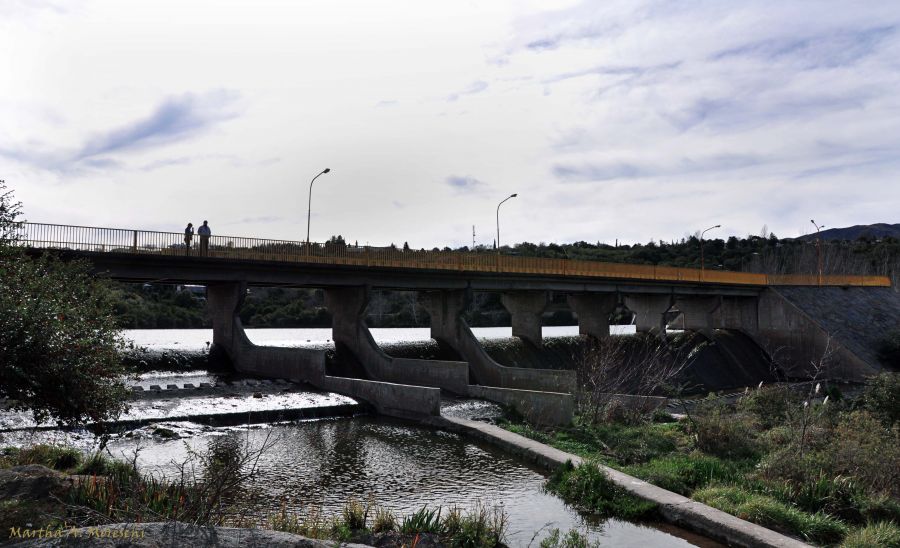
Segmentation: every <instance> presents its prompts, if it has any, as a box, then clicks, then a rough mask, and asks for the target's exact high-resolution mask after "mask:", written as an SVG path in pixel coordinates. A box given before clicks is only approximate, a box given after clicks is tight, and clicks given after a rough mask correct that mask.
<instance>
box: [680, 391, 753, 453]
mask: <svg viewBox="0 0 900 548" xmlns="http://www.w3.org/2000/svg"><path fill="white" fill-rule="evenodd" d="M690 427H691V432H692V434H693V435H694V439H695V441H696V444H697V447H698V448H699V449H700V450H702V451H703V452H705V453H709V454H711V455H715V456H717V457H723V458H727V459H748V458H753V457H756V456H757V455H758V452H759V443H758V442H757V440H756V430H755V429H754V428H753V424H752V421H751V420H749V418H748V417H747V416H746V415H744V414H741V413H736V412H735V411H734V410H733V409H731V408H730V407H727V406H725V405H724V404H722V403H720V402H718V401H715V400H710V401H709V402H704V403H703V404H701V405H700V406H698V409H697V411H696V413H695V414H694V415H693V416H692V420H691V423H690Z"/></svg>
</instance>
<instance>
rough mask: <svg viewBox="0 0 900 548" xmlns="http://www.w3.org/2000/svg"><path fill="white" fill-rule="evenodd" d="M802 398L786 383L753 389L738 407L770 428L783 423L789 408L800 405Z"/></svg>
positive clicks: (760, 423)
mask: <svg viewBox="0 0 900 548" xmlns="http://www.w3.org/2000/svg"><path fill="white" fill-rule="evenodd" d="M800 403H801V398H800V396H799V394H797V393H795V392H793V391H792V390H791V389H790V388H789V387H787V386H785V385H773V386H766V387H764V388H760V389H758V390H753V391H752V392H750V393H749V394H747V395H746V396H744V397H743V398H741V399H740V401H739V402H738V407H739V408H740V409H741V410H742V411H744V412H746V413H748V414H750V415H751V416H752V417H753V418H755V419H756V421H757V423H759V425H760V426H761V427H762V428H764V429H766V430H768V429H769V428H772V427H774V426H777V425H779V424H783V423H784V421H785V419H786V418H787V414H788V410H789V408H790V407H792V406H796V405H799V404H800Z"/></svg>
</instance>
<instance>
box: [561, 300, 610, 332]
mask: <svg viewBox="0 0 900 548" xmlns="http://www.w3.org/2000/svg"><path fill="white" fill-rule="evenodd" d="M567 300H568V303H569V308H571V309H572V311H573V312H575V315H576V316H578V334H579V335H587V336H589V337H594V338H598V339H600V338H603V337H608V336H609V315H610V314H612V313H613V311H614V310H615V309H616V304H618V302H619V299H618V295H616V294H615V293H575V294H572V295H569V296H568V298H567Z"/></svg>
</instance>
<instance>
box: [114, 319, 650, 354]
mask: <svg viewBox="0 0 900 548" xmlns="http://www.w3.org/2000/svg"><path fill="white" fill-rule="evenodd" d="M371 331H372V336H373V337H374V338H375V341H376V342H378V343H380V344H388V343H402V342H421V341H427V340H429V339H430V338H431V330H430V329H429V328H427V327H392V328H372V329H371ZM610 331H611V332H612V334H614V335H616V334H621V335H626V334H633V333H634V326H633V325H612V326H610ZM246 332H247V337H249V338H250V340H251V341H253V342H254V343H255V344H258V345H264V346H288V347H322V346H328V345H329V344H331V329H323V328H301V329H247V330H246ZM472 332H473V333H474V334H475V336H476V337H479V338H482V339H503V338H509V337H511V336H512V328H511V327H475V328H472ZM543 334H544V337H567V336H574V335H577V334H578V326H575V325H563V326H544V328H543ZM123 335H124V336H125V338H126V339H128V340H130V341H133V342H134V344H136V345H138V346H143V347H146V348H148V349H150V350H173V349H177V350H186V351H193V350H203V349H205V348H206V343H212V329H126V330H124V331H123Z"/></svg>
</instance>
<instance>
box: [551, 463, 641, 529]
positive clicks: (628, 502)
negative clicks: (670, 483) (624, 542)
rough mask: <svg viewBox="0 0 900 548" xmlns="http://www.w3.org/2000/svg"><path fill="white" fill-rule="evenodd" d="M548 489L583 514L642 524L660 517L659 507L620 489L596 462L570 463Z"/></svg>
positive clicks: (552, 480)
mask: <svg viewBox="0 0 900 548" xmlns="http://www.w3.org/2000/svg"><path fill="white" fill-rule="evenodd" d="M547 489H548V490H549V491H551V492H553V493H555V494H557V495H559V496H560V497H562V499H563V500H565V501H566V502H567V503H569V504H571V505H572V506H575V507H576V508H578V509H579V510H582V511H585V512H590V513H593V514H596V515H600V516H607V517H616V518H621V519H626V520H642V519H649V518H652V517H655V515H656V508H657V507H656V504H654V503H652V502H648V501H646V500H643V499H640V498H638V497H636V496H634V495H632V494H631V493H629V492H628V491H626V490H625V489H624V488H622V487H620V486H618V485H617V484H616V483H614V482H613V481H612V480H611V479H609V476H607V474H606V472H604V471H603V470H602V469H601V468H600V466H598V465H597V464H596V463H593V462H585V463H583V464H581V465H580V466H574V465H573V464H572V462H571V461H568V462H566V464H565V465H563V466H561V467H559V468H558V469H557V470H556V471H555V472H554V473H553V475H552V476H551V477H550V479H549V480H548V481H547Z"/></svg>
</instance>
